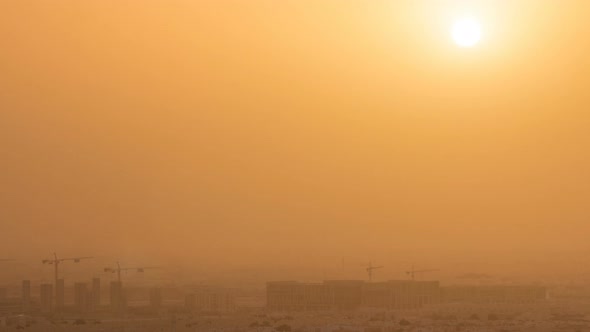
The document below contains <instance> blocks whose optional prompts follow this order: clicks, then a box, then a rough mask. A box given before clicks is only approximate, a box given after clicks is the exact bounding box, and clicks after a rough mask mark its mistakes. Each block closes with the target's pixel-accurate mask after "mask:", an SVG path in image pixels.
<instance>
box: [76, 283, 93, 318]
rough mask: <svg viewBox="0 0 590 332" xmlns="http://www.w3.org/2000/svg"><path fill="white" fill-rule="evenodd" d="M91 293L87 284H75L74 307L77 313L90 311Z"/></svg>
mask: <svg viewBox="0 0 590 332" xmlns="http://www.w3.org/2000/svg"><path fill="white" fill-rule="evenodd" d="M89 300H90V299H89V292H88V287H86V283H84V282H77V283H75V284H74V305H75V308H76V311H78V312H85V311H88V309H89V303H90V301H89Z"/></svg>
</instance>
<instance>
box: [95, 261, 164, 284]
mask: <svg viewBox="0 0 590 332" xmlns="http://www.w3.org/2000/svg"><path fill="white" fill-rule="evenodd" d="M148 269H158V267H157V266H141V267H121V264H120V263H119V262H117V266H116V267H105V268H104V272H111V273H116V274H117V281H118V282H119V285H122V284H121V272H122V271H131V270H135V271H137V272H144V271H145V270H148Z"/></svg>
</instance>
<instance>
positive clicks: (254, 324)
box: [250, 322, 260, 327]
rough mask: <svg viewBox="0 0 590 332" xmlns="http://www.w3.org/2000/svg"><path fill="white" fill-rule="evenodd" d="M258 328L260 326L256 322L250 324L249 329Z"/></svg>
mask: <svg viewBox="0 0 590 332" xmlns="http://www.w3.org/2000/svg"><path fill="white" fill-rule="evenodd" d="M258 326H260V324H258V322H252V323H250V327H258Z"/></svg>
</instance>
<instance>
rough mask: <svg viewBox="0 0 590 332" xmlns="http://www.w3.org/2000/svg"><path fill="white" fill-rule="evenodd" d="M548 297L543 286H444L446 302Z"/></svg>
mask: <svg viewBox="0 0 590 332" xmlns="http://www.w3.org/2000/svg"><path fill="white" fill-rule="evenodd" d="M545 299H547V289H546V288H545V287H542V286H516V285H496V286H448V287H443V288H442V301H444V302H446V303H453V302H467V303H531V302H537V301H542V300H545Z"/></svg>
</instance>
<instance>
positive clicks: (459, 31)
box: [451, 18, 481, 47]
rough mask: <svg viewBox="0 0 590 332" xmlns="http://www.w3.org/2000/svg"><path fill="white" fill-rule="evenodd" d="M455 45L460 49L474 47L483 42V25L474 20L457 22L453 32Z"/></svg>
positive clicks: (464, 19) (466, 19)
mask: <svg viewBox="0 0 590 332" xmlns="http://www.w3.org/2000/svg"><path fill="white" fill-rule="evenodd" d="M451 35H452V37H453V40H454V41H455V43H456V44H457V45H458V46H460V47H473V46H475V45H477V43H479V41H480V40H481V25H480V24H479V22H478V21H477V20H476V19H474V18H463V19H459V20H457V21H455V23H454V24H453V28H452V30H451Z"/></svg>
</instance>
